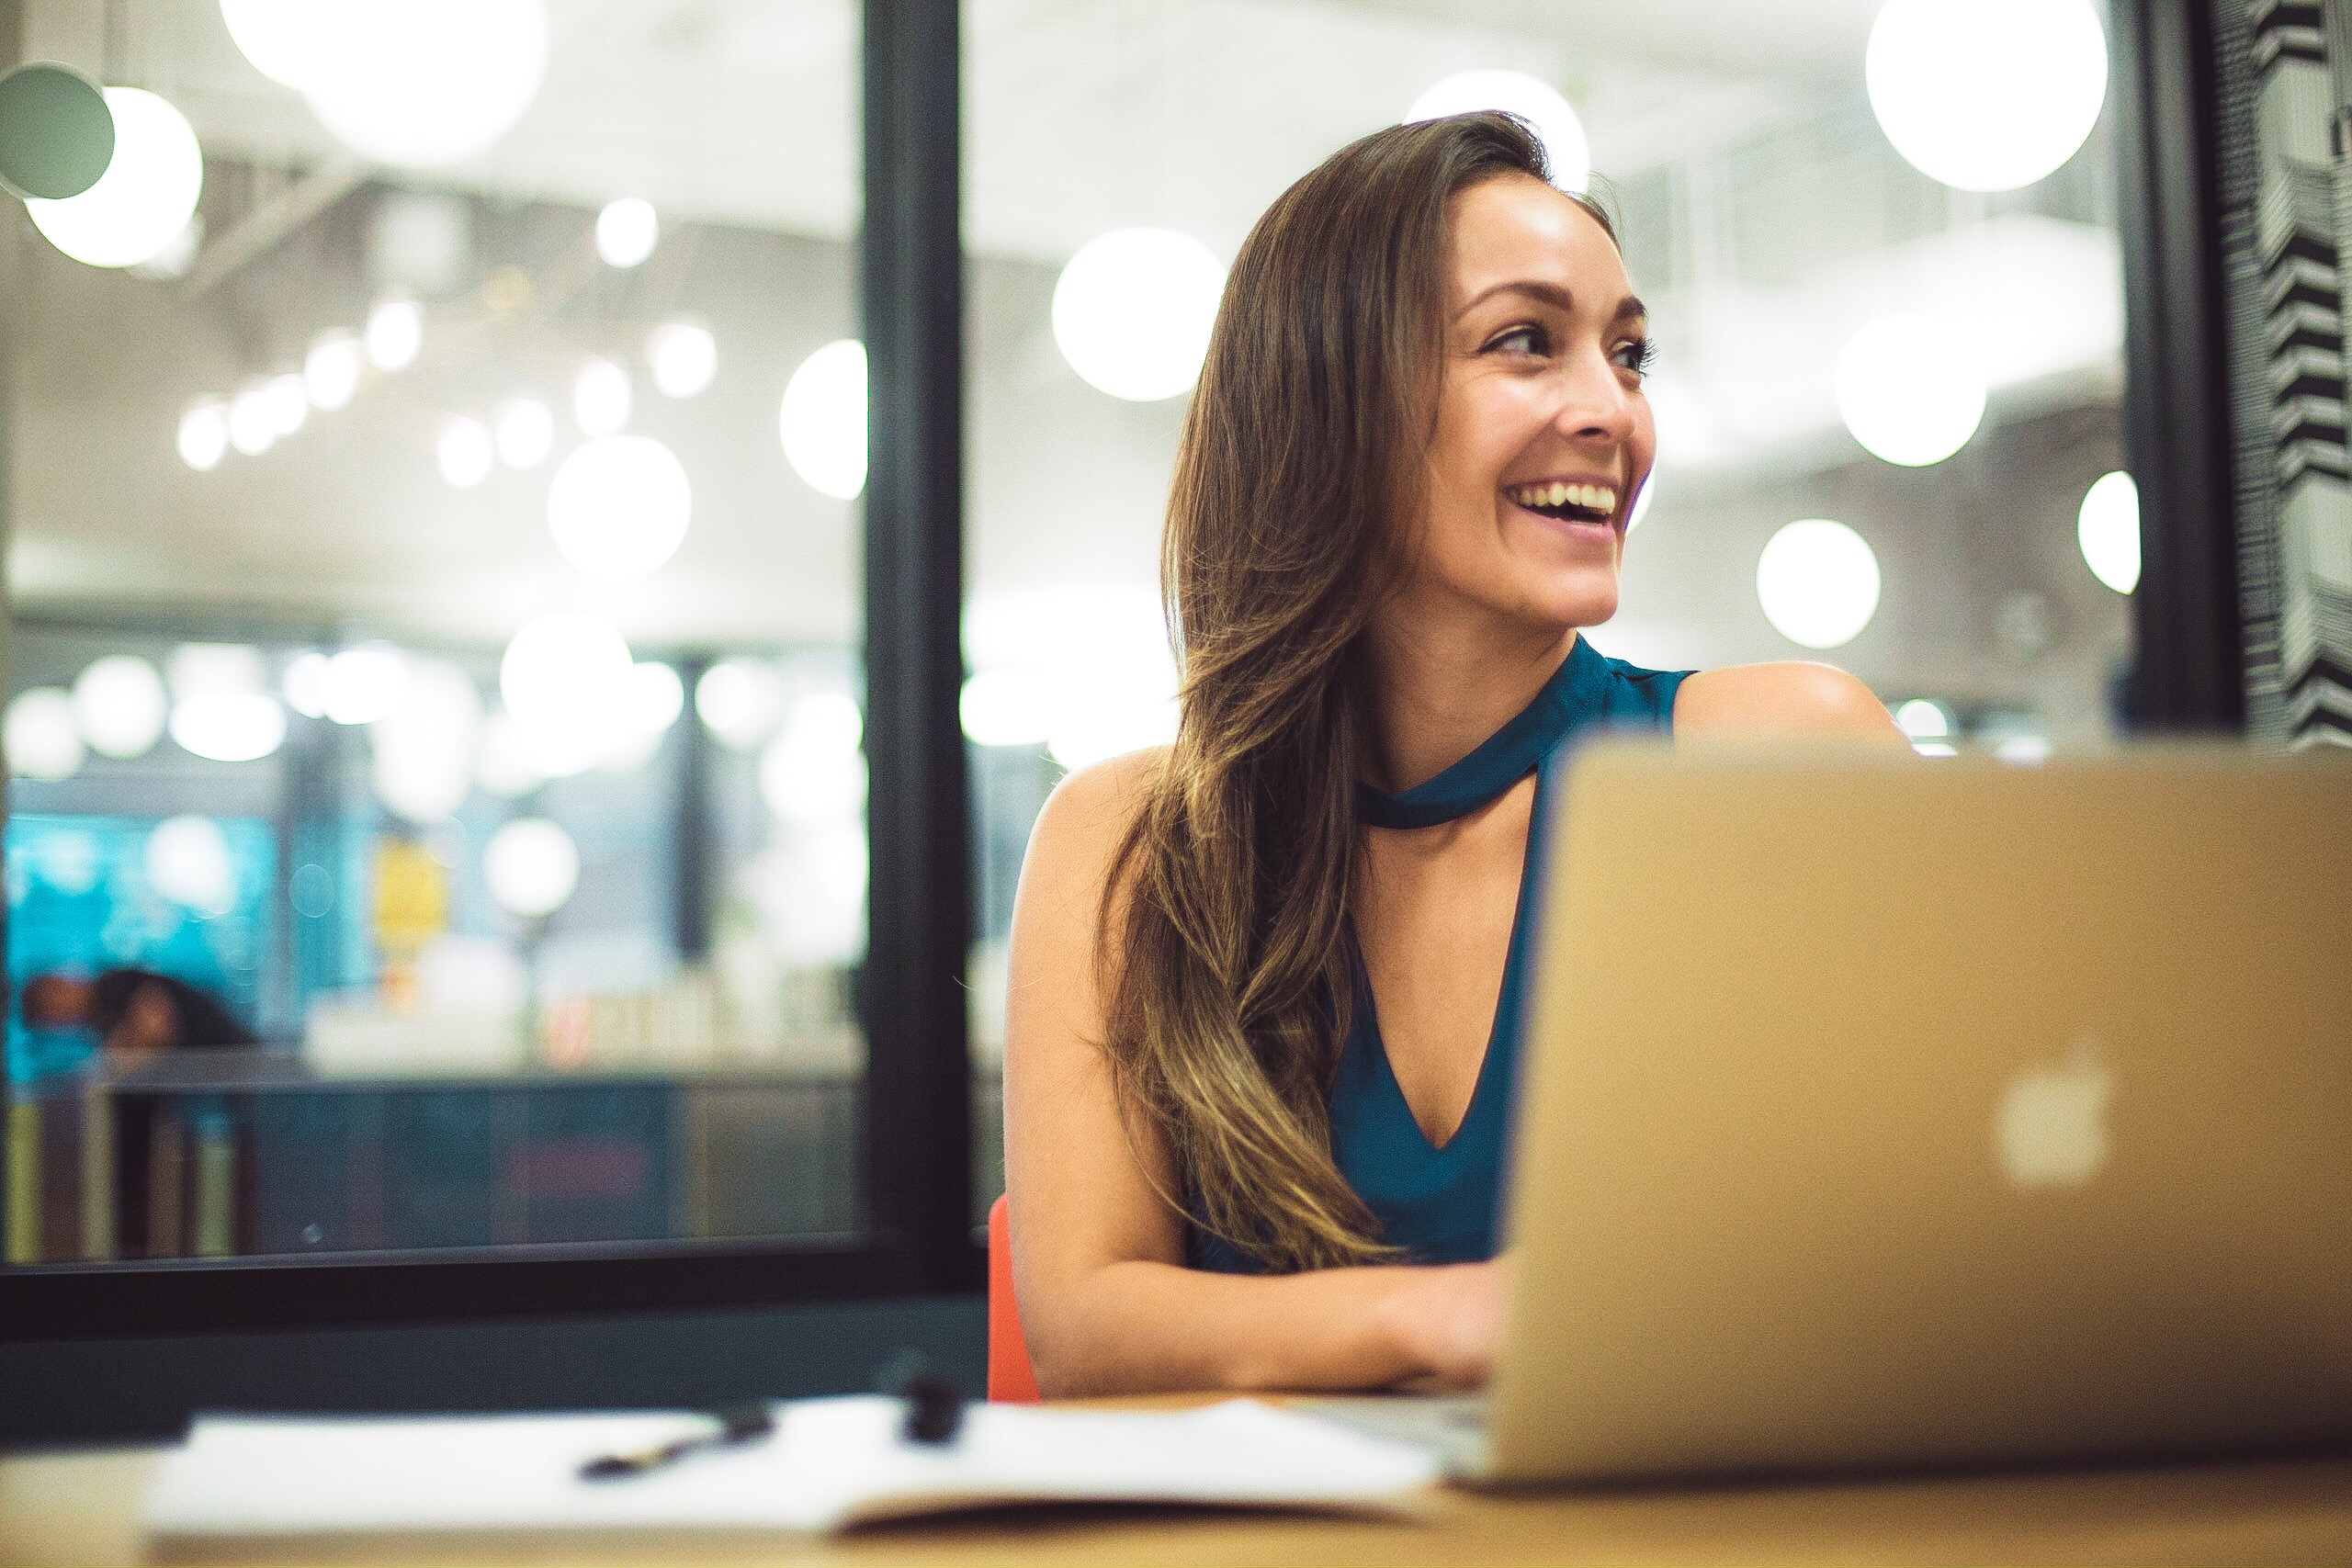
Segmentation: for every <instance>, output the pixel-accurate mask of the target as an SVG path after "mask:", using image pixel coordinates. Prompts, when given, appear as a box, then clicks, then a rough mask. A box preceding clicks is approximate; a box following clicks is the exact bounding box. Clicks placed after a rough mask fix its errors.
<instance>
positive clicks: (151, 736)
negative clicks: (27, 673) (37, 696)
mask: <svg viewBox="0 0 2352 1568" xmlns="http://www.w3.org/2000/svg"><path fill="white" fill-rule="evenodd" d="M170 709H171V700H170V698H168V697H167V696H165V695H164V677H163V676H162V675H161V674H159V673H157V672H156V670H155V667H154V666H153V664H150V663H148V662H147V660H143V659H141V658H140V657H139V656H138V655H137V654H135V653H110V654H107V656H106V657H105V658H103V659H94V660H91V661H90V662H89V663H88V664H87V665H85V666H84V668H83V671H82V673H81V674H79V675H77V676H75V677H74V725H75V726H76V727H77V728H79V729H80V730H81V733H82V739H84V740H86V741H88V742H89V745H90V750H93V751H96V752H97V753H98V754H99V755H100V756H104V757H119V758H123V759H126V760H127V759H129V758H132V757H143V756H145V755H146V754H147V753H148V752H150V751H152V750H154V749H155V742H156V741H157V740H159V739H163V734H164V716H165V715H166V714H167V713H168V712H169V711H170Z"/></svg>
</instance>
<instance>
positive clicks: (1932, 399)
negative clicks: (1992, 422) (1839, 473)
mask: <svg viewBox="0 0 2352 1568" xmlns="http://www.w3.org/2000/svg"><path fill="white" fill-rule="evenodd" d="M1838 412H1839V413H1840V414H1842V415H1843V416H1844V418H1845V421H1846V428H1847V429H1848V430H1849V431H1851V432H1852V433H1853V436H1854V439H1855V440H1857V441H1859V442H1860V443H1861V444H1862V449H1863V450H1864V451H1867V452H1869V453H1870V454H1871V456H1873V457H1881V458H1883V459H1884V460H1886V461H1887V462H1890V463H1896V464H1900V465H1902V466H1903V467H1905V468H1926V467H1928V465H1929V464H1931V463H1940V462H1942V461H1943V460H1944V459H1945V458H1946V457H1951V455H1952V454H1953V453H1955V452H1957V451H1959V450H1960V449H1961V448H1962V446H1966V445H1967V444H1968V438H1969V437H1970V436H1972V435H1973V434H1976V427H1977V426H1978V425H1979V424H1980V423H1983V422H1984V419H1985V367H1984V362H1983V360H1982V359H1981V358H1980V357H1979V356H1978V355H1977V354H1976V351H1975V349H1974V348H1973V345H1971V344H1969V342H1968V341H1967V339H1965V338H1963V337H1962V335H1961V334H1960V333H1959V332H1958V331H1956V330H1955V329H1954V328H1953V327H1952V326H1951V324H1950V323H1948V322H1946V321H1941V320H1939V319H1938V318H1937V317H1934V316H1882V317H1880V318H1879V319H1878V320H1877V321H1871V322H1870V323H1869V324H1868V325H1866V326H1864V327H1863V328H1862V329H1861V330H1860V331H1859V332H1857V333H1854V335H1853V336H1852V337H1851V338H1849V339H1848V340H1847V343H1846V350H1845V352H1844V353H1843V354H1841V355H1838Z"/></svg>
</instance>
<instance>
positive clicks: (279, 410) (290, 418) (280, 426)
mask: <svg viewBox="0 0 2352 1568" xmlns="http://www.w3.org/2000/svg"><path fill="white" fill-rule="evenodd" d="M264 395H265V396H266V397H267V399H268V400H269V423H271V425H272V426H273V427H275V428H276V430H277V434H280V435H291V434H294V433H295V432H296V431H298V430H300V429H301V428H302V422H303V421H304V420H306V419H308V418H310V417H311V398H310V394H309V393H308V392H306V391H304V390H303V388H302V378H301V377H300V376H297V375H295V374H293V373H292V372H290V371H289V372H288V373H287V374H286V375H283V376H272V377H271V378H269V381H268V384H267V385H266V387H265V389H264Z"/></svg>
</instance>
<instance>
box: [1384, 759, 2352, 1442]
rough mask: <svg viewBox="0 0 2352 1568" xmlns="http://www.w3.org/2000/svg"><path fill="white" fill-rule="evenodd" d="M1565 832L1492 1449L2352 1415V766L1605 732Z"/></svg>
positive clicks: (1536, 1012) (1968, 1436)
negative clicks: (2002, 753)
mask: <svg viewBox="0 0 2352 1568" xmlns="http://www.w3.org/2000/svg"><path fill="white" fill-rule="evenodd" d="M1554 821H1555V840H1554V842H1553V845H1552V847H1551V852H1550V854H1549V856H1548V857H1547V859H1548V864H1547V866H1546V867H1545V874H1546V876H1547V883H1546V886H1544V889H1543V897H1542V902H1541V906H1540V907H1541V908H1542V910H1543V917H1542V918H1543V920H1544V924H1543V926H1542V927H1541V928H1540V942H1541V947H1540V952H1541V960H1540V964H1539V966H1538V970H1537V974H1536V976H1535V985H1534V991H1533V995H1532V1002H1531V1010H1530V1013H1529V1018H1528V1024H1527V1035H1526V1039H1527V1048H1526V1055H1525V1057H1524V1061H1523V1066H1522V1072H1523V1075H1524V1076H1523V1077H1522V1080H1521V1086H1520V1096H1519V1105H1518V1121H1517V1126H1516V1130H1515V1134H1514V1140H1513V1154H1512V1159H1513V1165H1514V1168H1513V1173H1512V1177H1511V1181H1510V1191H1511V1195H1510V1201H1509V1215H1508V1226H1507V1232H1506V1234H1507V1235H1508V1237H1509V1242H1508V1245H1509V1247H1510V1252H1511V1254H1512V1255H1513V1257H1514V1258H1515V1267H1514V1271H1513V1275H1512V1280H1511V1295H1510V1315H1509V1322H1508V1328H1507V1330H1506V1334H1505V1339H1504V1346H1503V1349H1502V1353H1501V1357H1500V1359H1499V1361H1498V1366H1497V1370H1496V1375H1495V1378H1494V1381H1493V1384H1492V1387H1491V1391H1490V1393H1489V1395H1488V1396H1487V1399H1486V1400H1485V1401H1484V1402H1483V1408H1482V1409H1480V1410H1478V1411H1476V1413H1475V1418H1474V1416H1473V1414H1472V1413H1468V1412H1464V1411H1463V1410H1462V1409H1461V1408H1460V1407H1458V1406H1448V1405H1445V1404H1434V1405H1426V1406H1423V1407H1422V1408H1421V1409H1420V1411H1419V1415H1418V1416H1410V1417H1408V1426H1410V1425H1418V1426H1419V1427H1421V1428H1422V1429H1423V1430H1424V1432H1425V1433H1430V1432H1433V1430H1434V1428H1437V1427H1445V1428H1448V1429H1449V1430H1451V1431H1452V1432H1453V1434H1454V1436H1455V1438H1457V1439H1464V1440H1456V1441H1453V1442H1449V1443H1448V1444H1447V1446H1448V1447H1449V1448H1452V1449H1453V1450H1455V1451H1456V1453H1457V1455H1458V1456H1459V1461H1460V1462H1459V1466H1458V1467H1459V1468H1460V1469H1462V1470H1463V1471H1464V1472H1467V1473H1471V1474H1476V1475H1480V1476H1484V1477H1486V1478H1488V1479H1492V1480H1495V1481H1498V1482H1505V1483H1524V1482H1543V1481H1566V1480H1576V1481H1618V1480H1633V1479H1650V1478H1663V1477H1675V1476H1690V1475H1724V1474H1740V1473H1772V1472H1780V1473H1786V1472H1807V1471H1841V1470H1856V1469H1880V1468H1891V1467H1912V1466H1950V1465H1961V1466H1969V1465H1982V1464H2002V1463H2012V1462H2021V1461H2070V1460H2094V1459H2098V1460H2104V1459H2118V1460H2120V1459H2134V1458H2143V1457H2149V1456H2155V1455H2173V1454H2180V1455H2187V1454H2212V1453H2233V1452H2247V1451H2257V1450H2277V1449H2286V1448H2296V1447H2315V1446H2333V1445H2342V1444H2346V1443H2347V1442H2352V760H2347V759H2345V758H2342V757H2320V756H2312V757H2304V758H2299V759H2289V760H2270V761H2265V760H2257V759H2256V758H2254V757H2252V756H2250V755H2249V754H2247V753H2245V752H2241V751H2234V750H2218V749H2217V750H2213V751H2211V752H2199V751H2181V750H2171V751H2149V752H2144V753H2131V752H2125V753H2122V754H2120V755H2115V756H2110V757H2106V758H2101V759H2097V760H2080V761H2069V760H2064V759H2063V758H2062V759H2059V760H2053V761H2047V762H2045V763H2043V764H2041V765H2039V766H2014V765H2008V764H2004V763H2002V762H1999V761H1993V760H1991V759H1982V760H1979V759H1972V758H1962V759H1957V760H1951V761H1932V762H1931V761H1914V760H1911V759H1907V758H1904V757H1901V756H1899V755H1898V756H1895V757H1893V758H1889V759H1886V760H1884V761H1872V760H1870V759H1866V758H1860V757H1856V756H1852V755H1830V754H1826V753H1825V754H1821V755H1818V756H1815V757H1813V758H1810V759H1807V758H1804V757H1797V756H1780V757H1771V756H1763V755H1744V754H1740V753H1734V752H1725V753H1721V754H1712V753H1708V752H1703V751H1702V752H1695V753H1694V752H1693V751H1691V750H1688V749H1685V750H1679V751H1678V750H1668V749H1664V748H1657V749H1650V748H1638V747H1630V746H1629V747H1623V748H1619V747H1599V748H1596V749H1594V750H1592V751H1591V752H1590V753H1589V754H1588V755H1587V756H1586V757H1585V758H1584V759H1583V760H1582V761H1580V762H1579V763H1578V764H1577V767H1576V768H1575V769H1574V770H1573V772H1572V773H1570V775H1569V777H1568V779H1567V782H1566V788H1565V793H1564V796H1563V798H1562V799H1561V801H1560V802H1559V803H1558V809H1557V811H1556V814H1555V818H1554ZM1400 1414H1401V1413H1400Z"/></svg>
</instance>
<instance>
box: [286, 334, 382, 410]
mask: <svg viewBox="0 0 2352 1568" xmlns="http://www.w3.org/2000/svg"><path fill="white" fill-rule="evenodd" d="M366 365H367V359H366V355H365V353H364V351H363V350H362V349H361V348H360V345H359V340H358V339H357V338H356V337H353V336H352V335H351V334H350V333H346V332H329V333H320V334H319V336H318V338H317V340H316V341H314V342H313V343H312V344H311V352H310V353H308V354H306V355H303V356H302V390H303V392H304V393H305V394H306V395H307V396H308V397H309V398H310V400H311V407H312V408H315V409H320V410H324V411H332V410H334V409H339V408H342V407H344V406H345V404H347V403H349V402H350V401H351V400H352V399H353V398H354V397H355V396H356V395H357V394H358V391H359V374H360V372H361V370H363V369H364V368H366Z"/></svg>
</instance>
